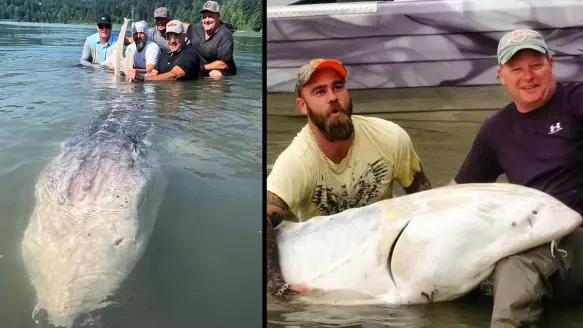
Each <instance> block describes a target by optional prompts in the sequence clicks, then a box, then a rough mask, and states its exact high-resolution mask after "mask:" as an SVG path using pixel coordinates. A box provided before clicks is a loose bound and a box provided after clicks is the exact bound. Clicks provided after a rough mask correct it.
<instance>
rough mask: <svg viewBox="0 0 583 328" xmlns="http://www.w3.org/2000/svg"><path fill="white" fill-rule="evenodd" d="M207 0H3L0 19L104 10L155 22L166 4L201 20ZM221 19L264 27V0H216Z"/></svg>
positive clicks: (91, 14) (79, 19) (80, 20)
mask: <svg viewBox="0 0 583 328" xmlns="http://www.w3.org/2000/svg"><path fill="white" fill-rule="evenodd" d="M205 1H206V0H191V1H186V0H165V1H158V0H156V1H151V0H149V1H146V0H0V19H3V20H13V21H19V22H37V23H61V24H85V23H89V24H93V23H95V19H96V16H97V15H98V14H100V13H103V12H105V13H108V14H109V15H110V16H111V19H112V21H113V22H114V23H116V24H122V23H123V18H124V17H126V18H130V19H132V20H146V21H147V22H148V25H150V26H153V24H154V10H155V9H156V8H158V7H166V8H168V10H169V11H170V18H171V19H179V20H180V21H183V22H189V23H198V22H200V18H201V16H200V13H199V10H200V9H201V8H202V5H203V4H204V3H205ZM215 1H217V2H218V3H219V7H220V9H221V20H223V21H226V22H229V23H231V24H232V25H233V26H234V27H235V28H236V29H238V30H245V31H257V32H258V31H260V30H261V29H262V27H263V26H262V24H263V20H262V13H263V5H262V0H215Z"/></svg>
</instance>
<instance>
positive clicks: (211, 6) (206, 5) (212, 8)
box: [199, 1, 221, 14]
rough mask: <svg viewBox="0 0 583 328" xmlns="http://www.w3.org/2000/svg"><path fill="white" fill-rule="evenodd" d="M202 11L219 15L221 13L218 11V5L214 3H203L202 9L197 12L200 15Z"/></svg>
mask: <svg viewBox="0 0 583 328" xmlns="http://www.w3.org/2000/svg"><path fill="white" fill-rule="evenodd" d="M203 11H210V12H213V13H219V14H220V13H221V11H220V10H219V4H218V3H217V2H215V1H207V2H205V3H204V5H202V9H201V10H200V11H199V12H200V13H202V12H203Z"/></svg>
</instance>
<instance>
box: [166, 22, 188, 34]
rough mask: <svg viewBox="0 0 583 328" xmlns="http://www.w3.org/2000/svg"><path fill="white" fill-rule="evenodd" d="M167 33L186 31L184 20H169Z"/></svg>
mask: <svg viewBox="0 0 583 328" xmlns="http://www.w3.org/2000/svg"><path fill="white" fill-rule="evenodd" d="M166 33H178V34H182V33H184V25H182V22H181V21H179V20H177V19H175V20H172V21H169V22H168V24H166Z"/></svg>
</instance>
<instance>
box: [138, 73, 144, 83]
mask: <svg viewBox="0 0 583 328" xmlns="http://www.w3.org/2000/svg"><path fill="white" fill-rule="evenodd" d="M144 80H145V78H144V76H143V75H140V74H138V81H140V82H144Z"/></svg>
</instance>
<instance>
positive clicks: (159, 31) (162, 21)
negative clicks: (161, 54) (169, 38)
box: [149, 7, 170, 51]
mask: <svg viewBox="0 0 583 328" xmlns="http://www.w3.org/2000/svg"><path fill="white" fill-rule="evenodd" d="M169 21H170V13H169V11H168V8H166V7H160V8H156V10H154V27H152V28H150V30H149V39H150V40H151V41H152V42H154V43H156V44H157V45H158V47H159V48H160V50H161V51H167V50H168V43H167V42H166V38H165V35H166V24H168V22H169Z"/></svg>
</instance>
